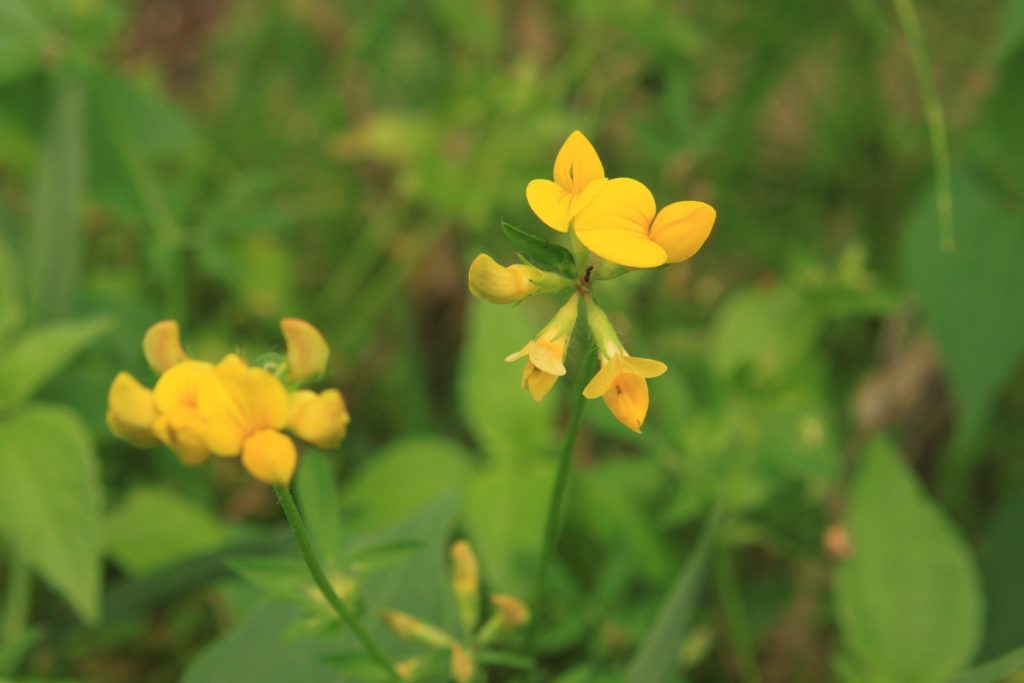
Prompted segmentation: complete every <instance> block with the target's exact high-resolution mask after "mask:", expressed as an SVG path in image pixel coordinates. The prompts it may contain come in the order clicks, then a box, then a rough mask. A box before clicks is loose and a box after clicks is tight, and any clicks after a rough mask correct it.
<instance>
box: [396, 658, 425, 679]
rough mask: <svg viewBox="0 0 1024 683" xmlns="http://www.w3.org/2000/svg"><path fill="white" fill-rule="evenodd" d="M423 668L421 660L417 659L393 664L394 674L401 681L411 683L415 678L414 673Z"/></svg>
mask: <svg viewBox="0 0 1024 683" xmlns="http://www.w3.org/2000/svg"><path fill="white" fill-rule="evenodd" d="M421 668H423V660H422V659H420V658H419V657H415V658H413V659H403V660H402V661H400V662H395V673H396V674H398V677H399V678H401V679H402V680H403V681H411V680H413V679H414V678H416V672H418V671H419V670H420V669H421Z"/></svg>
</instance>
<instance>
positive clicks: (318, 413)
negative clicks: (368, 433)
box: [288, 389, 352, 448]
mask: <svg viewBox="0 0 1024 683" xmlns="http://www.w3.org/2000/svg"><path fill="white" fill-rule="evenodd" d="M290 400H291V406H290V408H289V415H288V429H289V430H291V432H292V433H293V434H295V435H296V436H297V437H299V438H300V439H302V440H303V441H305V442H307V443H311V444H313V445H314V446H316V447H317V448H337V447H338V446H339V445H340V444H341V440H342V439H344V438H345V434H346V432H347V431H348V424H349V422H351V420H352V418H351V417H349V414H348V409H347V408H346V406H345V399H344V398H343V397H342V395H341V392H340V391H338V390H337V389H327V390H325V391H322V392H320V393H319V394H318V393H316V392H314V391H310V390H308V389H302V390H301V391H296V392H294V393H293V394H292V395H291V398H290Z"/></svg>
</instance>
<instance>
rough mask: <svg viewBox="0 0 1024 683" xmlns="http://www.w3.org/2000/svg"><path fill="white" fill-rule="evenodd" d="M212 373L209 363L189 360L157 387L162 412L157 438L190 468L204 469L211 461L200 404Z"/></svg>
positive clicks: (155, 393)
mask: <svg viewBox="0 0 1024 683" xmlns="http://www.w3.org/2000/svg"><path fill="white" fill-rule="evenodd" d="M212 372H213V366H212V365H210V364H209V363H204V362H203V361H198V360H186V361H183V362H181V363H178V364H177V365H175V366H173V367H171V368H170V369H169V370H168V371H167V372H165V373H164V374H163V375H161V376H160V379H159V380H157V383H156V386H155V387H153V399H154V401H155V402H156V408H157V412H158V415H157V417H156V419H155V420H154V421H153V434H154V435H155V436H156V438H158V439H159V440H160V441H161V442H163V443H164V444H166V445H167V447H168V448H170V449H171V450H172V451H174V453H175V455H177V456H178V459H179V460H181V462H182V463H184V464H186V465H201V464H202V463H204V462H206V459H207V458H209V457H210V450H209V449H208V448H207V447H206V438H205V428H206V424H205V420H204V419H203V417H202V416H201V415H200V414H199V411H198V409H197V404H198V400H199V398H198V397H199V387H200V385H201V384H204V383H205V382H207V381H209V379H210V376H211V374H212Z"/></svg>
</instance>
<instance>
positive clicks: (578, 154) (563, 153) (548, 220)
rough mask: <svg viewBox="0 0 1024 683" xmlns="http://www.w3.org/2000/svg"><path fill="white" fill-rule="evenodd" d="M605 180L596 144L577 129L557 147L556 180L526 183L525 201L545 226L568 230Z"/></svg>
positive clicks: (562, 230) (559, 230)
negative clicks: (595, 147) (592, 143)
mask: <svg viewBox="0 0 1024 683" xmlns="http://www.w3.org/2000/svg"><path fill="white" fill-rule="evenodd" d="M606 180H607V179H606V178H605V176H604V166H603V165H601V159H600V158H599V157H598V156H597V152H596V151H595V150H594V146H593V145H591V144H590V140H587V138H586V136H585V135H583V133H581V132H579V131H578V130H576V131H573V132H572V134H571V135H569V137H568V138H567V139H566V141H565V143H564V144H563V145H562V148H561V149H560V150H558V156H556V157H555V169H554V180H553V181H551V180H540V179H538V180H531V181H530V183H529V184H528V185H527V186H526V201H527V202H528V203H529V204H530V208H531V209H533V212H534V213H535V214H537V218H539V219H541V220H542V221H544V223H545V224H546V225H548V226H549V227H551V228H554V229H555V230H557V231H558V232H568V230H569V223H570V221H572V220H573V218H574V217H575V216H576V215H577V214H578V213H579V212H580V210H582V209H583V208H584V207H586V206H587V204H588V203H589V202H590V201H591V200H592V199H593V198H594V196H595V195H596V194H597V193H598V192H599V191H600V189H601V186H602V185H603V184H604V183H605V182H606Z"/></svg>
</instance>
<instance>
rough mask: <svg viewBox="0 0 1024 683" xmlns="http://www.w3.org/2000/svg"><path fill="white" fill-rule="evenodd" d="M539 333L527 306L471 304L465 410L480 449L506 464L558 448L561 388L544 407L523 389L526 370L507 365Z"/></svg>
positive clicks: (462, 390) (463, 375)
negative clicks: (556, 412)
mask: <svg viewBox="0 0 1024 683" xmlns="http://www.w3.org/2000/svg"><path fill="white" fill-rule="evenodd" d="M551 313H552V315H553V314H554V311H553V310H552V312H551ZM538 329H539V326H538ZM538 329H535V328H534V326H533V325H531V323H530V322H529V320H528V319H527V317H526V307H525V306H516V307H514V308H513V307H510V306H496V305H494V304H491V303H487V302H482V301H477V300H475V299H474V300H473V301H472V303H471V304H470V309H469V323H468V331H467V336H466V342H465V345H464V347H463V352H462V359H461V366H460V367H459V377H458V382H459V387H458V388H459V408H460V410H461V412H462V418H463V420H464V421H465V423H466V426H467V427H468V428H469V430H470V431H471V432H472V433H473V435H474V436H475V437H476V438H477V441H479V443H480V446H481V447H482V448H483V449H484V451H486V453H487V454H488V455H490V456H491V457H493V458H495V459H496V460H499V461H502V462H507V463H515V462H523V461H524V460H529V459H535V458H537V456H538V455H545V454H546V453H547V452H548V451H549V449H550V448H551V446H552V438H553V434H554V432H553V429H552V423H553V418H554V410H555V405H556V404H557V402H558V401H557V398H556V396H557V391H558V388H557V387H556V388H555V390H554V391H553V392H552V394H551V395H550V396H548V397H547V400H545V401H542V402H540V403H538V402H536V401H534V400H533V399H532V398H531V397H530V394H529V392H527V391H524V390H521V389H520V388H519V387H520V383H521V381H522V374H523V369H522V366H521V365H520V364H519V363H506V362H505V361H504V358H505V356H507V355H508V354H510V353H512V352H513V351H517V350H519V349H520V348H522V347H523V346H525V345H526V343H527V342H528V341H529V340H530V339H532V338H533V337H534V336H535V335H536V334H537V331H538Z"/></svg>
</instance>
